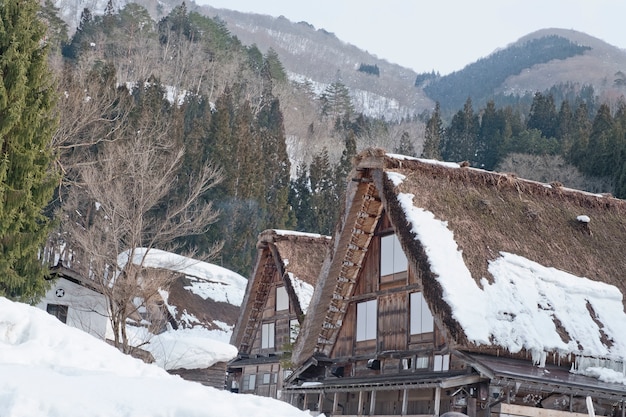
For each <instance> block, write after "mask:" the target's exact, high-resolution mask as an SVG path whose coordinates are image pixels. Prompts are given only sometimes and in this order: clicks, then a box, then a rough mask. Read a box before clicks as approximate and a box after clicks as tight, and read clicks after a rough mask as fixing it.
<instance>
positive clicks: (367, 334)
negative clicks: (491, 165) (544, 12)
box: [239, 149, 626, 417]
mask: <svg viewBox="0 0 626 417" xmlns="http://www.w3.org/2000/svg"><path fill="white" fill-rule="evenodd" d="M347 188H348V189H347V194H346V200H345V203H344V209H343V212H342V214H341V217H340V219H339V224H338V225H337V228H336V231H335V235H334V236H333V240H332V243H331V247H330V251H329V255H328V256H327V257H326V259H325V261H324V263H323V265H322V267H321V272H320V274H319V277H318V279H317V283H316V286H315V290H314V293H313V296H312V299H311V301H310V305H309V308H308V310H307V312H306V315H305V317H304V319H303V321H302V324H301V329H300V332H299V335H298V337H297V340H296V342H295V345H294V346H293V352H292V357H291V362H292V365H291V366H292V371H291V372H290V374H289V376H288V377H287V378H286V379H285V381H284V386H283V387H282V390H281V392H280V395H279V397H280V398H282V399H283V400H284V401H287V402H290V403H291V404H293V405H296V406H298V407H300V408H302V409H309V410H315V411H317V412H320V413H324V414H326V415H327V416H331V415H354V416H356V415H411V416H426V415H428V416H438V415H442V414H444V413H446V412H461V413H464V414H467V415H469V416H470V417H474V416H529V417H549V416H552V417H559V416H563V417H565V416H576V415H578V414H580V415H581V416H582V415H585V416H586V415H589V416H593V415H606V416H615V417H619V416H622V417H623V416H624V415H625V411H624V410H625V408H624V400H625V399H626V385H625V384H626V376H625V367H624V359H625V357H626V314H625V313H624V293H625V291H626V285H625V283H624V274H625V271H626V202H625V201H622V200H618V199H615V198H612V197H610V196H605V195H595V194H590V193H584V192H579V191H574V190H570V189H566V188H564V187H562V186H560V185H559V184H552V185H549V184H542V183H537V182H532V181H527V180H523V179H519V178H516V177H515V176H513V175H506V174H498V173H493V172H487V171H483V170H478V169H472V168H468V167H461V166H460V165H458V164H450V163H441V162H437V161H428V160H419V159H415V158H409V157H404V156H399V155H391V154H386V153H385V152H384V151H382V150H379V149H368V150H366V151H364V152H362V153H360V154H359V155H358V156H357V158H356V159H355V168H354V170H353V171H352V173H351V177H350V181H349V184H348V187H347ZM293 261H295V260H293ZM256 279H258V278H256ZM251 289H253V286H250V285H249V287H248V291H250V290H251ZM247 297H251V295H250V294H248V295H247ZM267 314H269V313H267ZM239 324H240V325H241V324H245V322H244V323H242V322H240V323H239ZM239 331H240V332H242V331H243V330H239ZM249 340H250V342H252V339H251V338H249ZM255 343H257V342H255ZM261 343H262V341H261ZM267 343H269V342H267Z"/></svg>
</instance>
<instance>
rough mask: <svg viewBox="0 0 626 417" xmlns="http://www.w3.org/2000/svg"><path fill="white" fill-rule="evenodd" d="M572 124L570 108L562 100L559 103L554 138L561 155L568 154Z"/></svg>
mask: <svg viewBox="0 0 626 417" xmlns="http://www.w3.org/2000/svg"><path fill="white" fill-rule="evenodd" d="M573 124H574V115H573V114H572V109H571V108H570V105H569V102H568V101H567V100H564V101H563V102H562V103H561V108H560V109H559V116H558V128H557V132H556V138H557V139H558V141H559V143H560V147H561V153H562V154H563V155H567V154H569V152H570V149H571V147H572V141H573Z"/></svg>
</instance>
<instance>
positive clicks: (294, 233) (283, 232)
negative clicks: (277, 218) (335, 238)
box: [272, 229, 331, 239]
mask: <svg viewBox="0 0 626 417" xmlns="http://www.w3.org/2000/svg"><path fill="white" fill-rule="evenodd" d="M272 230H274V232H276V234H277V235H279V236H302V237H310V238H314V239H317V238H320V237H325V238H327V239H330V238H331V237H330V236H324V235H321V234H319V233H307V232H297V231H294V230H282V229H272Z"/></svg>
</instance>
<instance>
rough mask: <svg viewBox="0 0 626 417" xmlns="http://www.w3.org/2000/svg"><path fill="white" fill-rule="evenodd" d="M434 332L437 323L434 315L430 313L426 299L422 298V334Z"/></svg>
mask: <svg viewBox="0 0 626 417" xmlns="http://www.w3.org/2000/svg"><path fill="white" fill-rule="evenodd" d="M420 294H421V293H420ZM434 330H435V321H434V319H433V314H432V313H431V312H430V309H429V308H428V304H427V303H426V301H425V300H424V297H422V333H431V332H433V331H434Z"/></svg>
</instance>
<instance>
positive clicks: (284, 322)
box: [227, 230, 330, 398]
mask: <svg viewBox="0 0 626 417" xmlns="http://www.w3.org/2000/svg"><path fill="white" fill-rule="evenodd" d="M329 246H330V238H329V237H327V236H321V235H316V234H310V233H300V232H292V231H285V230H266V231H264V232H262V233H261V234H260V235H259V239H258V243H257V248H258V256H257V261H256V265H255V267H254V271H253V273H252V276H251V277H250V279H249V280H248V285H247V288H246V294H245V296H244V300H243V304H242V307H241V312H240V315H239V319H238V320H237V324H236V325H235V329H234V331H233V335H232V338H231V344H232V345H234V346H235V347H237V348H238V349H239V356H238V357H237V358H236V359H234V360H233V361H231V362H230V363H229V366H228V370H229V377H228V383H227V387H228V388H230V389H231V391H235V392H242V393H251V394H257V395H262V396H267V397H273V398H278V397H279V396H280V392H281V389H282V385H283V379H284V377H285V373H287V374H288V373H289V372H290V369H291V368H292V366H291V364H290V362H291V359H290V354H291V349H292V346H293V341H294V340H295V337H296V335H297V332H298V330H299V328H300V325H301V323H302V320H303V318H304V316H305V314H306V312H307V309H308V308H309V305H310V300H311V296H312V295H313V289H314V285H315V281H316V279H317V277H318V276H319V273H320V268H321V265H322V262H323V261H324V259H325V257H326V254H327V252H328V248H329Z"/></svg>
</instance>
